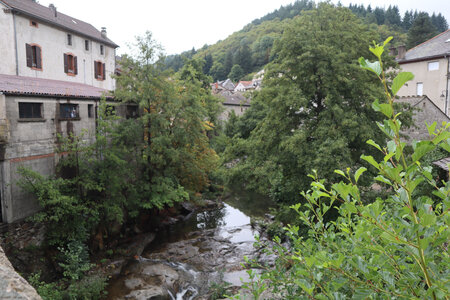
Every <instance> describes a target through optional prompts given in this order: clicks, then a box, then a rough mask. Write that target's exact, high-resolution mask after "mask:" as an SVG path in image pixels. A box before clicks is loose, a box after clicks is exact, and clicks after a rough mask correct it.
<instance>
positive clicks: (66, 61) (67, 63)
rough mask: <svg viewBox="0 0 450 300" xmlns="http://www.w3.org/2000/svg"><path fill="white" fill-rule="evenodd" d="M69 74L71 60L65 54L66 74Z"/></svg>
mask: <svg viewBox="0 0 450 300" xmlns="http://www.w3.org/2000/svg"><path fill="white" fill-rule="evenodd" d="M68 72H69V59H68V57H67V54H65V53H64V73H68Z"/></svg>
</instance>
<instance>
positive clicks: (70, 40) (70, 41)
mask: <svg viewBox="0 0 450 300" xmlns="http://www.w3.org/2000/svg"><path fill="white" fill-rule="evenodd" d="M67 45H69V46H72V35H71V34H70V33H68V34H67Z"/></svg>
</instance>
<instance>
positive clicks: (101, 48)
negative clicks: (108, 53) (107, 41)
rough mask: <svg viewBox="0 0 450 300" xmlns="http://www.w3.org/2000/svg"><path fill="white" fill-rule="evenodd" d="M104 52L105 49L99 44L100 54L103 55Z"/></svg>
mask: <svg viewBox="0 0 450 300" xmlns="http://www.w3.org/2000/svg"><path fill="white" fill-rule="evenodd" d="M104 53H105V50H104V49H103V45H100V54H101V55H103V54H104Z"/></svg>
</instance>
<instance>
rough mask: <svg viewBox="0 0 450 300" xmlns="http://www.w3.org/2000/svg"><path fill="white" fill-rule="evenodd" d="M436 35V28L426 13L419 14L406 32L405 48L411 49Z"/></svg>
mask: <svg viewBox="0 0 450 300" xmlns="http://www.w3.org/2000/svg"><path fill="white" fill-rule="evenodd" d="M436 34H437V29H436V27H435V26H434V25H433V24H432V23H431V18H430V16H429V15H428V14H427V13H420V14H419V15H418V17H417V18H415V19H414V22H413V23H412V25H411V28H410V29H409V31H408V41H407V44H406V46H407V48H408V49H410V48H413V47H415V46H417V45H419V44H420V43H423V42H425V41H427V40H429V39H431V38H432V37H433V36H435V35H436Z"/></svg>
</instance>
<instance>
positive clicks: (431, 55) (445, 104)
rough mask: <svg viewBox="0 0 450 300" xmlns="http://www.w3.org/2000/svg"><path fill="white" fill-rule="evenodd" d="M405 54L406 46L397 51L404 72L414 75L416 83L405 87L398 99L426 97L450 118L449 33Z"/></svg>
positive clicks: (393, 51)
mask: <svg viewBox="0 0 450 300" xmlns="http://www.w3.org/2000/svg"><path fill="white" fill-rule="evenodd" d="M405 50H406V49H405V47H404V46H401V47H399V48H398V54H397V61H398V63H399V64H400V68H401V69H402V70H403V71H408V72H411V73H413V74H414V79H413V80H412V81H410V82H408V83H407V84H406V85H405V86H404V87H402V88H401V89H400V91H399V92H398V95H399V96H423V95H426V96H427V97H428V98H429V99H430V100H431V101H433V102H434V103H435V104H436V105H437V106H438V107H439V109H440V110H442V111H443V112H444V113H445V114H447V115H449V111H450V109H449V105H450V95H449V94H450V93H449V88H450V77H449V74H450V29H449V30H447V31H444V32H442V33H441V34H439V35H437V36H435V37H433V38H431V39H429V40H428V41H426V42H424V43H422V44H420V45H418V46H416V47H414V48H412V49H410V50H408V51H405ZM391 54H395V49H391Z"/></svg>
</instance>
